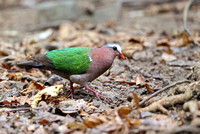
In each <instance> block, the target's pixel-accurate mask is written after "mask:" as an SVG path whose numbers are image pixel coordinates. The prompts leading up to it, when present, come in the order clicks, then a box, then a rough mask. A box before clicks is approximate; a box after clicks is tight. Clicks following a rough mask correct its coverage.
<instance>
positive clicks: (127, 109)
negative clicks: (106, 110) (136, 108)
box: [118, 106, 131, 118]
mask: <svg viewBox="0 0 200 134" xmlns="http://www.w3.org/2000/svg"><path fill="white" fill-rule="evenodd" d="M130 112H131V108H130V107H129V106H124V107H122V108H120V109H119V110H118V114H119V116H120V117H121V118H124V117H125V116H126V115H128V114H129V113H130Z"/></svg>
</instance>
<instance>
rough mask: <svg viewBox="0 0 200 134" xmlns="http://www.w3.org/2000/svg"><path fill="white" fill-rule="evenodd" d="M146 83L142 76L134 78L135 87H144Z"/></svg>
mask: <svg viewBox="0 0 200 134" xmlns="http://www.w3.org/2000/svg"><path fill="white" fill-rule="evenodd" d="M145 84H146V82H145V79H144V77H143V76H142V75H138V76H137V77H136V85H145Z"/></svg>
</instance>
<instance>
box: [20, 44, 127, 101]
mask: <svg viewBox="0 0 200 134" xmlns="http://www.w3.org/2000/svg"><path fill="white" fill-rule="evenodd" d="M116 56H120V57H121V58H122V59H126V58H125V56H124V55H123V54H122V50H121V47H120V45H119V44H117V43H108V44H106V45H104V46H102V47H100V48H97V47H70V48H63V49H56V50H52V51H49V52H47V53H46V54H38V55H35V56H32V60H29V61H24V62H18V63H17V65H18V66H23V67H31V68H39V69H46V70H50V71H51V72H52V73H54V74H56V75H59V76H61V77H63V78H65V79H68V80H69V81H70V90H71V94H70V96H71V97H72V98H74V88H73V84H74V83H77V84H79V85H81V86H83V87H85V89H86V90H88V91H91V92H92V93H94V95H96V97H98V98H105V97H104V96H103V95H101V94H99V93H97V92H96V91H94V90H93V89H92V88H90V87H89V84H88V83H89V82H91V81H93V80H94V79H96V78H97V77H99V76H100V75H102V74H103V73H104V72H106V71H107V70H108V69H109V68H110V67H111V66H112V64H113V61H114V59H115V57H116Z"/></svg>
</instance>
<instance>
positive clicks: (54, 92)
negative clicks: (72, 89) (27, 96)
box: [31, 85, 63, 108]
mask: <svg viewBox="0 0 200 134" xmlns="http://www.w3.org/2000/svg"><path fill="white" fill-rule="evenodd" d="M62 88H63V85H57V86H51V87H47V88H45V89H43V90H41V91H40V92H38V93H37V94H36V95H35V96H33V97H32V98H31V100H33V101H32V103H31V107H32V108H36V107H37V104H38V102H39V101H40V100H41V99H42V96H43V95H45V97H47V96H48V95H50V96H51V97H55V96H58V93H59V91H60V90H61V89H62Z"/></svg>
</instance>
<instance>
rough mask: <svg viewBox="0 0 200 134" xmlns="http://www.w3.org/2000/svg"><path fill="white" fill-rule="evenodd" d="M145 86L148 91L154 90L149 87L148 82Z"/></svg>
mask: <svg viewBox="0 0 200 134" xmlns="http://www.w3.org/2000/svg"><path fill="white" fill-rule="evenodd" d="M144 86H145V87H146V89H147V90H148V91H149V92H154V90H153V89H152V88H151V86H150V85H149V84H145V85H144Z"/></svg>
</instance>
